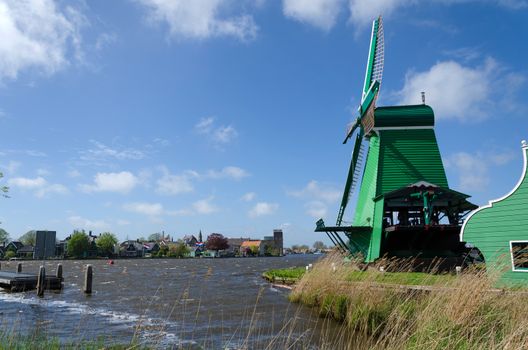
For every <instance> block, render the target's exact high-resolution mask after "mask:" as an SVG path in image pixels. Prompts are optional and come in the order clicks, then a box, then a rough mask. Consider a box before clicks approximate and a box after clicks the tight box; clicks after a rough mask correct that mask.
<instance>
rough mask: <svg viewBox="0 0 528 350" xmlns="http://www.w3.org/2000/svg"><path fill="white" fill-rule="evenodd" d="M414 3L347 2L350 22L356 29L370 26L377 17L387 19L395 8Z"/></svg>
mask: <svg viewBox="0 0 528 350" xmlns="http://www.w3.org/2000/svg"><path fill="white" fill-rule="evenodd" d="M416 3H417V1H416V0H376V1H371V0H349V3H348V7H349V9H350V22H352V23H353V24H354V25H356V26H358V27H364V26H366V25H369V24H371V23H372V21H373V20H374V19H375V18H377V17H378V16H379V15H382V16H383V17H389V16H390V15H391V14H392V13H393V12H394V11H395V10H396V9H397V8H400V7H404V6H409V5H414V4H416Z"/></svg>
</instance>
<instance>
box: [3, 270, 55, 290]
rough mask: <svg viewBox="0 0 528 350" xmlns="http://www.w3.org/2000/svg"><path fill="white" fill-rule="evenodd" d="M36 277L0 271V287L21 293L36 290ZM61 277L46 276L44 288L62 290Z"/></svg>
mask: <svg viewBox="0 0 528 350" xmlns="http://www.w3.org/2000/svg"><path fill="white" fill-rule="evenodd" d="M37 281H38V275H31V274H27V273H17V272H7V271H0V287H1V288H4V289H7V290H9V291H11V292H23V291H26V290H32V289H36V288H37ZM62 282H63V278H62V277H57V276H46V277H45V280H44V288H45V289H49V290H59V289H62Z"/></svg>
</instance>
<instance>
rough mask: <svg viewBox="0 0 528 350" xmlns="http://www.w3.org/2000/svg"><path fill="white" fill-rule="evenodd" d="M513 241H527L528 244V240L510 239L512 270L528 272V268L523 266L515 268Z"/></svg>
mask: <svg viewBox="0 0 528 350" xmlns="http://www.w3.org/2000/svg"><path fill="white" fill-rule="evenodd" d="M513 243H525V244H526V245H527V246H528V240H521V241H510V257H511V263H512V271H513V272H528V268H522V269H516V268H515V262H514V261H513Z"/></svg>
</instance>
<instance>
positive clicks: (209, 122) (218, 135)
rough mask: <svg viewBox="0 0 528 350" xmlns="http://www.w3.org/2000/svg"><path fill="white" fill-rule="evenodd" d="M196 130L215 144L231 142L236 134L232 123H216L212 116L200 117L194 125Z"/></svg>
mask: <svg viewBox="0 0 528 350" xmlns="http://www.w3.org/2000/svg"><path fill="white" fill-rule="evenodd" d="M194 128H195V130H196V132H198V133H199V134H203V135H207V136H208V137H209V138H210V140H211V141H212V142H213V143H215V144H216V145H223V144H227V143H229V142H231V141H232V140H234V139H235V138H236V137H237V136H238V131H237V130H236V129H235V128H234V127H233V126H232V125H220V126H217V125H216V121H215V118H214V117H207V118H202V119H200V121H199V122H198V123H197V124H196V125H195V126H194Z"/></svg>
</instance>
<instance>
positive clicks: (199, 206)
mask: <svg viewBox="0 0 528 350" xmlns="http://www.w3.org/2000/svg"><path fill="white" fill-rule="evenodd" d="M212 201H213V197H209V198H205V199H201V200H198V201H196V202H194V203H193V209H194V211H195V212H196V213H198V214H211V213H214V212H217V211H218V208H217V207H216V206H215V205H214V204H212V203H211V202H212Z"/></svg>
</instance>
